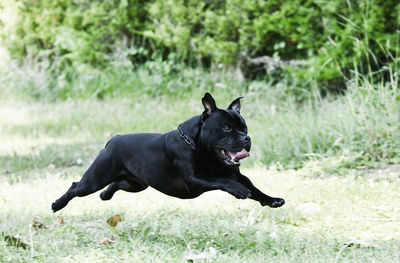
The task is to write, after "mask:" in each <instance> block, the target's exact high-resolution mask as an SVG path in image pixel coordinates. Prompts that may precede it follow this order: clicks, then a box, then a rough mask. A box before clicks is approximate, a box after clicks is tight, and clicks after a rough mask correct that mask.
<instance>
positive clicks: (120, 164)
mask: <svg viewBox="0 0 400 263" xmlns="http://www.w3.org/2000/svg"><path fill="white" fill-rule="evenodd" d="M240 99H241V98H237V99H236V100H234V101H233V102H232V103H231V104H230V105H229V107H228V109H227V110H222V109H218V108H217V107H216V105H215V101H214V99H213V97H212V96H211V95H210V94H209V93H206V94H205V95H204V97H203V99H202V103H203V106H204V108H205V110H204V112H203V114H201V115H199V116H195V117H193V118H191V119H189V120H187V121H185V122H184V123H182V124H181V125H179V127H178V129H176V130H174V131H171V132H168V133H165V134H157V133H135V134H126V135H117V136H114V137H113V138H111V140H110V141H109V142H108V143H107V144H106V146H105V148H104V149H103V150H102V151H100V153H99V155H98V156H97V157H96V159H95V160H94V162H93V163H92V165H91V166H90V167H89V169H88V170H87V171H86V172H85V174H84V175H83V177H82V179H81V180H80V181H79V182H74V183H72V186H71V187H70V188H69V189H68V191H67V192H66V193H65V194H64V195H63V196H61V197H60V198H59V199H58V200H57V201H55V202H54V203H53V204H52V209H53V211H54V212H56V211H58V210H60V209H62V208H64V207H65V206H66V205H67V204H68V202H69V201H70V200H71V199H72V198H74V197H76V196H86V195H89V194H91V193H94V192H96V191H98V190H100V189H102V188H103V187H105V186H107V185H109V186H108V188H107V189H106V190H105V191H103V192H102V193H101V194H100V198H101V199H102V200H109V199H111V198H112V196H113V195H114V193H115V192H116V191H118V190H125V191H128V192H139V191H142V190H144V189H146V188H147V187H148V186H151V187H153V188H155V189H157V190H158V191H160V192H163V193H164V194H167V195H170V196H175V197H179V198H184V199H186V198H195V197H198V196H199V195H201V194H202V193H204V192H207V191H210V190H217V189H220V190H223V191H226V192H228V193H230V194H231V195H233V196H235V197H236V198H240V199H245V198H251V199H254V200H256V201H258V202H260V203H261V205H262V206H265V205H268V206H270V207H280V206H282V205H283V204H284V203H285V201H284V200H283V199H281V198H273V197H270V196H268V195H265V194H264V193H262V192H261V191H260V190H258V189H257V188H256V187H255V186H254V185H253V184H252V183H251V182H250V180H249V179H248V178H247V177H245V176H244V175H242V174H241V173H240V171H239V165H240V159H243V158H246V157H248V156H249V153H248V151H250V146H251V141H250V137H249V136H247V126H246V123H245V122H244V120H243V118H242V116H241V115H240ZM243 149H245V150H246V151H242V150H243Z"/></svg>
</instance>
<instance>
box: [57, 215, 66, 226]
mask: <svg viewBox="0 0 400 263" xmlns="http://www.w3.org/2000/svg"><path fill="white" fill-rule="evenodd" d="M57 217H58V224H60V225H64V224H65V221H64V218H63V217H62V216H57Z"/></svg>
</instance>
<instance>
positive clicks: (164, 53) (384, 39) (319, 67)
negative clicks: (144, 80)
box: [2, 0, 400, 91]
mask: <svg viewBox="0 0 400 263" xmlns="http://www.w3.org/2000/svg"><path fill="white" fill-rule="evenodd" d="M14 1H17V2H18V3H19V5H20V11H19V20H18V23H16V25H15V26H14V27H13V28H12V29H8V30H7V32H5V31H3V32H2V35H3V42H4V43H5V44H6V45H7V46H8V49H9V50H10V52H11V54H12V56H13V57H14V58H19V59H21V58H25V57H26V56H35V57H38V59H39V61H40V60H41V58H45V59H49V61H50V64H49V68H50V69H51V70H52V71H53V72H54V73H55V74H60V72H62V71H64V70H65V69H66V68H68V67H72V68H73V70H80V69H81V68H82V67H94V68H99V67H104V66H107V64H109V63H110V59H109V55H110V54H112V53H114V52H115V50H116V49H118V48H121V47H122V48H123V49H126V50H129V51H130V52H126V54H125V55H126V57H128V58H129V59H130V61H131V62H132V64H133V65H134V66H135V65H136V66H137V65H139V64H142V63H144V62H146V61H149V60H155V59H159V58H161V59H162V60H166V59H167V58H168V57H170V55H173V56H175V57H178V58H179V59H180V61H182V62H185V63H187V64H189V65H202V66H206V67H210V66H215V65H225V66H238V65H242V66H241V68H242V69H243V70H244V72H245V73H246V72H248V73H250V74H245V76H248V77H251V78H253V77H260V76H261V77H263V78H267V79H271V78H272V79H274V78H275V79H281V78H282V77H287V78H289V79H291V82H293V83H294V84H293V85H297V86H299V87H300V88H301V89H303V88H305V89H307V88H309V86H311V85H310V81H314V82H315V83H317V84H318V87H319V88H322V89H326V90H328V91H340V90H342V89H343V88H344V87H345V85H344V83H345V81H346V80H347V79H349V78H352V77H353V76H355V75H358V74H362V75H365V76H367V77H368V78H369V80H370V81H382V79H383V80H387V76H388V75H389V71H390V70H392V71H393V70H394V71H396V70H398V67H397V64H398V61H399V59H398V40H399V30H398V28H399V16H398V15H399V12H400V7H399V5H398V1H396V0H389V1H383V0H370V1H339V0H337V1H329V2H325V1H320V0H290V1H280V0H269V1H256V0H219V1H209V0H203V1H195V0H185V1H183V0H178V1H172V0H165V1H162V0H151V1H144V0H138V1H137V0H136V1H134V0H118V1H101V0H93V1H85V0H54V1H53V0H40V1H39V0H14ZM10 35H13V37H11V38H10V37H9V36H10ZM260 56H267V57H269V58H273V59H276V60H279V61H292V60H304V61H306V62H305V63H302V64H301V66H296V67H292V66H285V67H282V68H278V69H277V70H272V71H271V69H269V68H267V67H265V66H264V67H261V70H260V68H258V70H257V71H256V74H253V73H254V72H252V70H253V69H251V68H248V67H247V66H246V61H248V59H249V58H254V57H260ZM289 65H290V63H289ZM246 67H247V68H246Z"/></svg>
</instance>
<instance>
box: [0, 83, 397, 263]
mask: <svg viewBox="0 0 400 263" xmlns="http://www.w3.org/2000/svg"><path fill="white" fill-rule="evenodd" d="M393 92H397V91H396V90H395V88H394V87H389V88H386V89H383V88H382V89H381V90H380V89H368V88H366V89H364V91H363V92H359V93H357V94H355V93H354V94H351V91H350V92H349V94H348V95H346V96H343V97H341V98H339V99H336V100H323V101H322V100H321V101H320V102H319V103H320V105H317V104H318V103H315V104H313V105H306V104H304V105H302V106H301V107H298V106H291V105H292V104H291V102H290V101H286V102H282V103H281V104H277V103H276V101H277V100H276V97H274V96H276V94H273V93H270V94H267V95H268V96H267V95H265V96H260V95H259V93H253V94H252V93H251V92H249V93H248V95H247V96H246V98H245V100H244V101H243V110H242V112H243V114H244V116H245V119H246V120H247V122H248V126H249V131H250V135H251V136H252V139H253V141H254V147H253V149H252V151H251V153H252V157H251V158H250V159H248V160H246V161H244V162H243V171H244V174H246V175H248V176H249V178H250V179H251V180H252V181H253V182H254V183H255V184H256V185H257V186H258V187H259V188H260V189H262V190H264V191H265V192H266V193H268V194H271V195H273V196H279V197H282V198H284V199H285V200H286V205H285V206H284V207H282V208H279V209H270V208H266V207H264V208H263V207H260V206H259V205H258V203H255V202H254V201H251V200H244V201H241V200H237V199H235V198H233V197H231V196H229V195H228V194H226V193H224V192H220V191H219V192H217V191H214V192H210V193H206V194H204V195H202V196H201V197H199V198H197V199H194V200H180V199H174V198H170V197H167V196H165V195H163V194H161V193H158V192H156V191H154V190H151V189H148V190H146V191H144V192H141V193H138V194H131V193H124V192H118V193H117V194H116V195H115V196H114V198H113V199H112V200H110V201H107V202H103V201H101V200H100V199H99V197H98V194H97V193H96V194H93V195H91V196H88V197H84V198H76V199H74V200H72V201H71V202H70V204H69V205H68V206H67V207H66V208H65V209H64V210H62V211H61V212H60V213H56V214H53V213H52V212H51V210H50V205H51V203H52V202H53V201H54V200H55V199H56V198H58V197H59V196H60V195H61V194H63V193H64V192H65V191H66V190H67V188H68V187H69V186H70V184H71V182H72V181H76V180H79V178H80V176H81V174H82V173H83V172H84V171H85V169H86V168H87V167H88V165H89V164H90V162H91V161H92V160H93V158H94V156H95V155H96V153H97V152H98V151H99V150H100V149H101V148H102V147H104V144H105V142H106V141H107V140H108V138H109V137H110V136H111V135H113V134H117V133H127V132H140V131H158V132H164V131H168V130H171V129H175V128H176V126H177V125H178V124H179V123H180V122H182V121H184V120H185V119H187V118H188V117H190V116H193V115H194V114H198V113H199V112H200V111H201V110H202V107H201V103H200V98H201V96H202V92H201V91H199V92H193V93H192V94H191V96H190V99H189V98H185V99H178V98H175V99H173V98H172V99H171V98H168V97H158V98H157V99H154V98H151V97H146V96H142V97H138V98H136V97H131V98H117V99H105V100H66V101H58V102H54V103H50V102H44V101H30V100H18V99H16V100H5V99H4V97H6V96H4V93H3V94H2V95H3V96H2V97H3V99H2V104H1V106H0V129H1V130H0V139H1V141H2V143H1V145H0V150H1V154H0V155H1V156H0V210H1V216H0V233H1V239H0V262H110V261H115V262H192V261H194V262H399V261H400V252H399V251H400V236H399V233H400V205H399V204H400V196H399V194H398V189H399V187H400V180H399V178H400V168H399V167H398V166H396V165H393V164H391V163H395V162H396V159H395V158H396V151H398V149H399V148H397V146H396V143H395V142H396V141H397V143H398V142H399V140H397V139H396V138H398V137H397V136H398V117H399V111H398V108H396V106H398V100H396V96H393V94H394V93H393ZM223 94H224V93H223V92H216V99H217V104H218V105H225V106H226V105H228V104H229V102H230V101H231V99H232V98H230V97H229V98H227V96H226V95H223ZM385 94H386V95H385ZM232 95H241V94H232ZM188 97H189V96H188ZM357 98H358V101H357ZM368 99H373V103H371V100H368ZM360 109H361V110H360ZM396 121H397V122H396ZM388 123H389V124H388ZM349 136H350V137H349ZM374 136H376V138H375V137H374ZM340 138H341V139H340ZM374 138H375V142H374V141H373V140H374ZM379 138H381V139H382V138H383V139H382V140H383V141H384V142H386V144H385V143H384V142H379ZM387 138H389V139H387ZM332 141H333V143H332ZM393 142H394V143H393ZM368 144H371V145H370V146H369V145H368ZM301 147H304V148H301ZM307 147H308V148H307ZM313 147H317V148H313ZM318 147H320V148H318ZM323 147H325V148H327V149H328V150H329V151H326V152H327V154H320V155H319V156H318V155H314V156H312V153H315V152H318V150H321V151H322V150H323V149H324V148H323ZM357 147H358V148H357ZM369 147H370V148H369ZM296 149H297V152H296ZM357 149H371V151H364V152H361V150H360V151H359V152H357ZM305 153H306V154H305ZM367 153H368V154H370V155H373V154H374V153H375V154H377V157H376V159H373V158H370V157H369V156H366V154H367ZM382 154H386V156H387V158H385V157H386V156H382ZM310 156H312V158H311V157H310ZM379 158H380V159H379ZM290 159H293V160H295V161H294V162H295V163H294V164H291V163H290V161H289V160H290ZM371 160H372V161H371ZM374 160H375V162H373V161H374ZM376 160H382V161H381V162H377V161H376ZM385 160H390V161H385ZM265 164H268V165H269V166H268V167H267V166H265ZM291 166H293V167H301V169H298V170H291V169H289V168H290V167H291ZM373 166H380V167H381V168H378V169H370V168H371V167H373ZM368 167H370V168H368ZM355 168H357V169H355ZM116 214H119V215H121V217H122V222H120V223H119V224H118V225H117V226H116V227H115V228H113V227H111V226H109V225H108V224H107V223H106V221H107V219H108V218H109V217H111V216H113V215H116ZM61 218H62V219H63V221H64V222H60V221H61ZM34 220H37V221H39V222H41V223H43V224H44V226H45V228H40V229H36V228H37V227H36V224H34V223H33V222H34ZM61 223H63V224H61ZM9 237H18V238H21V240H22V241H23V242H25V243H26V244H27V245H28V247H26V249H24V248H22V247H17V246H13V245H10V244H9V243H8V242H7V240H9ZM107 238H108V239H110V240H112V242H111V243H112V244H108V245H103V244H101V243H102V241H104V240H105V239H107Z"/></svg>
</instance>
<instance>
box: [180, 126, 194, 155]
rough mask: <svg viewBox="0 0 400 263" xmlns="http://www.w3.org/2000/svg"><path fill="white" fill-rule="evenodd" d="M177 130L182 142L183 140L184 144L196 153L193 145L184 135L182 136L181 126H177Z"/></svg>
mask: <svg viewBox="0 0 400 263" xmlns="http://www.w3.org/2000/svg"><path fill="white" fill-rule="evenodd" d="M177 130H178V133H179V135H180V136H181V137H182V138H183V140H185V142H186V144H187V145H189V146H190V147H191V148H192V149H193V150H195V151H197V149H196V146H195V145H194V143H193V142H191V141H190V140H189V137H187V136H186V135H185V134H183V131H182V125H181V124H179V126H178V128H177Z"/></svg>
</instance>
